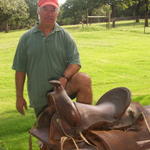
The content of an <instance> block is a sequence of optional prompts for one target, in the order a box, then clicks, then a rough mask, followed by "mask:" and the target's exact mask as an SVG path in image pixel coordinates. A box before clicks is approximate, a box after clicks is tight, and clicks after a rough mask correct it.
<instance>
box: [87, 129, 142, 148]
mask: <svg viewBox="0 0 150 150" xmlns="http://www.w3.org/2000/svg"><path fill="white" fill-rule="evenodd" d="M94 135H95V136H96V137H95V139H94V140H93V137H92V136H94ZM86 137H87V138H88V139H89V141H91V142H92V143H94V144H95V145H96V146H97V147H98V148H99V149H100V146H99V143H103V146H104V147H105V150H140V147H139V146H138V145H137V143H136V140H135V138H134V136H132V135H131V134H128V133H127V132H124V131H121V130H110V131H94V130H91V131H90V132H89V135H87V136H86ZM91 137H92V138H91Z"/></svg>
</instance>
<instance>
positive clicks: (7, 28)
mask: <svg viewBox="0 0 150 150" xmlns="http://www.w3.org/2000/svg"><path fill="white" fill-rule="evenodd" d="M8 31H9V26H8V21H6V22H5V32H6V33H8Z"/></svg>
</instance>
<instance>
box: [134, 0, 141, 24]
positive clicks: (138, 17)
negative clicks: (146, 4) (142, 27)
mask: <svg viewBox="0 0 150 150" xmlns="http://www.w3.org/2000/svg"><path fill="white" fill-rule="evenodd" d="M140 7H141V0H139V1H138V4H137V5H136V8H135V15H136V23H139V22H140Z"/></svg>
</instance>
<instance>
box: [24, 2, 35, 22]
mask: <svg viewBox="0 0 150 150" xmlns="http://www.w3.org/2000/svg"><path fill="white" fill-rule="evenodd" d="M25 2H26V3H27V5H28V7H29V14H30V15H29V17H30V18H32V19H37V0H25Z"/></svg>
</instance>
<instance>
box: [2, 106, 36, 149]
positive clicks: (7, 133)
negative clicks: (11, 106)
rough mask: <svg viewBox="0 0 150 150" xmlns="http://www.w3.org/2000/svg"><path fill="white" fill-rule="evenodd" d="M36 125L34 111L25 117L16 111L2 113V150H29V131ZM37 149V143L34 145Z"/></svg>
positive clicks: (28, 112)
mask: <svg viewBox="0 0 150 150" xmlns="http://www.w3.org/2000/svg"><path fill="white" fill-rule="evenodd" d="M34 123H35V116H34V113H33V110H31V109H29V110H28V111H27V112H26V115H25V116H22V115H20V114H19V113H18V112H16V111H15V110H10V111H7V112H3V113H0V150H27V149H28V137H29V133H28V131H29V129H30V128H31V127H32V126H33V124H34ZM35 140H36V139H35ZM33 147H34V148H35V149H38V148H37V142H34V143H33Z"/></svg>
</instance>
